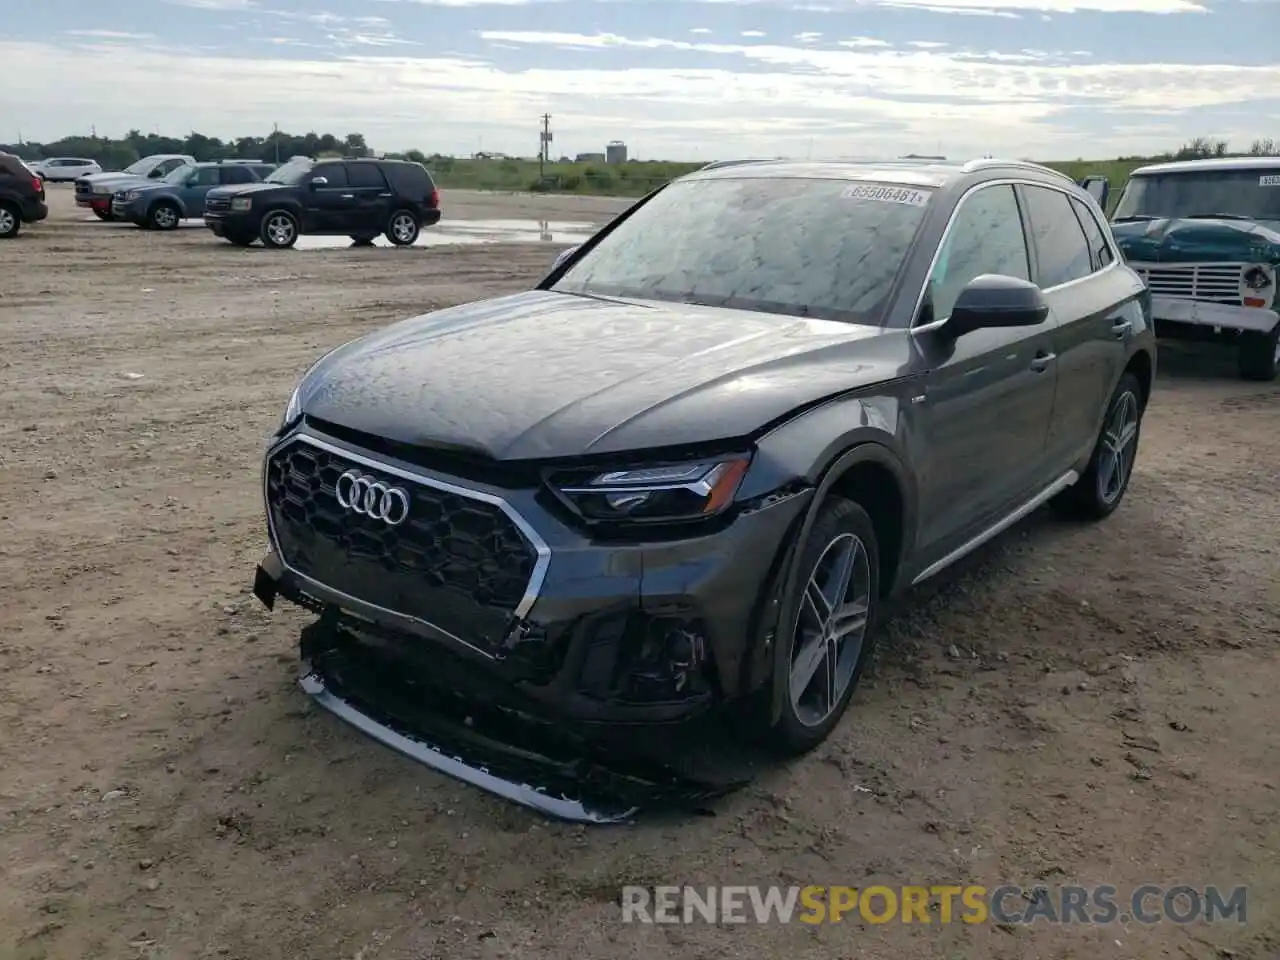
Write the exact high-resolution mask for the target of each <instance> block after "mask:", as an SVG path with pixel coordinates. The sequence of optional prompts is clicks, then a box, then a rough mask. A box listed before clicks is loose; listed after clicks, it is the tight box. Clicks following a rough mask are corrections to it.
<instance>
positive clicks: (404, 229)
mask: <svg viewBox="0 0 1280 960" xmlns="http://www.w3.org/2000/svg"><path fill="white" fill-rule="evenodd" d="M417 229H418V225H417V224H416V223H414V221H413V217H411V216H409V214H407V213H401V214H397V215H396V216H395V217H393V218H392V220H391V233H392V234H393V235H394V236H395V238H396V239H397V240H399V241H400V242H401V243H408V242H409V241H410V240H412V239H413V235H414V233H416V232H417Z"/></svg>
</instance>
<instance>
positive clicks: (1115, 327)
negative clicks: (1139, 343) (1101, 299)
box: [1111, 320, 1133, 340]
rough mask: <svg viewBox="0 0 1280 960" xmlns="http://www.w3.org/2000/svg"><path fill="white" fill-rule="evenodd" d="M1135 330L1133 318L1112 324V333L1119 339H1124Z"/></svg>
mask: <svg viewBox="0 0 1280 960" xmlns="http://www.w3.org/2000/svg"><path fill="white" fill-rule="evenodd" d="M1132 332H1133V321H1132V320H1117V321H1115V322H1114V323H1112V324H1111V335H1112V336H1113V337H1115V338H1116V339H1117V340H1123V339H1125V338H1126V337H1127V336H1129V334H1131V333H1132Z"/></svg>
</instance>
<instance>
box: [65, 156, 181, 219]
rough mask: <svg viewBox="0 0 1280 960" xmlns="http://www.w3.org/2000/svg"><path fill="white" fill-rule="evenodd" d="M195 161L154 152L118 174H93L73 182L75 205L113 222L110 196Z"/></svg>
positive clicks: (156, 178) (162, 176) (99, 217)
mask: <svg viewBox="0 0 1280 960" xmlns="http://www.w3.org/2000/svg"><path fill="white" fill-rule="evenodd" d="M195 162H196V158H195V157H191V156H188V155H186V154H180V153H155V154H152V155H151V156H149V157H143V158H142V159H141V160H138V161H136V162H135V163H131V164H129V166H127V167H125V168H124V169H123V170H121V171H120V172H118V173H95V174H93V175H92V176H89V177H80V178H78V179H77V180H76V205H77V206H80V207H88V208H89V209H90V210H92V211H93V212H94V213H95V214H97V216H98V219H99V220H110V219H112V213H111V197H112V195H113V194H114V193H115V192H116V191H117V190H119V189H121V188H122V187H123V186H124V185H125V184H131V183H146V182H147V181H148V180H160V179H163V178H164V177H166V176H168V175H169V174H170V173H172V172H173V171H174V170H176V169H178V167H181V166H184V165H186V164H188V163H195Z"/></svg>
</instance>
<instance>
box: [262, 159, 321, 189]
mask: <svg viewBox="0 0 1280 960" xmlns="http://www.w3.org/2000/svg"><path fill="white" fill-rule="evenodd" d="M314 166H315V161H314V160H309V159H307V158H306V157H302V158H300V159H297V160H290V161H289V162H288V163H286V164H285V165H284V166H283V167H281V168H280V169H279V170H276V171H275V172H274V173H273V174H271V176H269V177H267V179H266V180H265V181H263V182H264V183H285V184H295V183H301V182H302V178H303V177H305V176H306V175H307V174H308V173H310V172H311V168H312V167H314Z"/></svg>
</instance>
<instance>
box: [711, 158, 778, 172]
mask: <svg viewBox="0 0 1280 960" xmlns="http://www.w3.org/2000/svg"><path fill="white" fill-rule="evenodd" d="M778 162H780V161H779V160H778V158H777V157H742V158H740V159H738V160H712V161H711V162H710V163H708V164H706V165H704V166H701V167H699V168H698V169H699V170H718V169H719V168H720V167H736V166H738V165H739V164H743V163H778Z"/></svg>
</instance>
